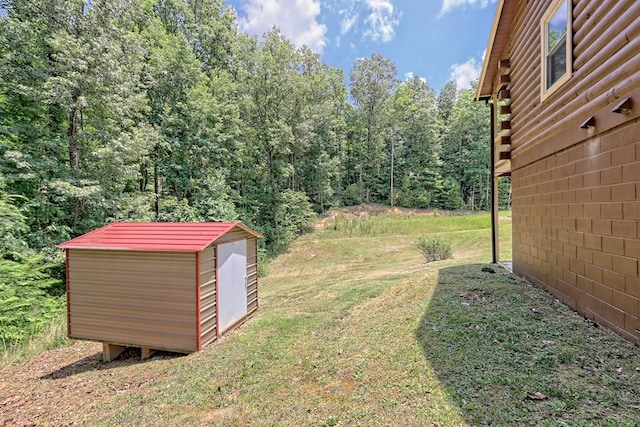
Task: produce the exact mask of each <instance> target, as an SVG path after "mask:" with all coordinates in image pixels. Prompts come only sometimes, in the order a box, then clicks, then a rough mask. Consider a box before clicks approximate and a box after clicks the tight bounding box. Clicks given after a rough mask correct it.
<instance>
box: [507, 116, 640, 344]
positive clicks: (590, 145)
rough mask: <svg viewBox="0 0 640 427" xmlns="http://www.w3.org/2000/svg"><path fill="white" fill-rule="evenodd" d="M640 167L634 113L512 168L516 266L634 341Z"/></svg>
mask: <svg viewBox="0 0 640 427" xmlns="http://www.w3.org/2000/svg"><path fill="white" fill-rule="evenodd" d="M625 171H627V173H626V174H625ZM639 171H640V121H638V120H635V121H633V122H632V123H630V124H628V125H625V126H621V127H620V128H618V129H616V130H614V131H612V132H608V133H606V134H603V135H599V136H597V137H594V138H592V139H590V140H588V141H586V142H584V143H581V144H578V145H576V146H573V147H571V148H570V149H567V150H564V151H562V152H559V153H556V154H554V155H552V156H550V157H548V158H544V159H540V160H538V161H537V162H534V163H531V164H529V165H527V166H525V167H523V168H519V169H518V170H515V171H514V172H513V175H512V183H513V259H514V271H515V272H516V273H517V274H519V275H521V276H524V277H526V278H527V279H529V280H531V281H533V282H535V283H539V284H541V285H543V286H545V287H546V288H547V289H549V290H550V291H551V292H552V293H553V294H554V295H556V296H557V297H558V298H559V299H560V300H561V301H563V302H565V303H566V304H567V305H569V306H570V307H572V308H574V309H575V310H577V311H579V312H580V313H582V314H584V315H585V316H586V317H588V318H590V319H593V320H596V321H598V322H599V323H601V324H604V325H606V326H608V327H610V328H611V329H613V330H615V331H616V332H618V333H619V334H621V335H623V336H625V337H626V338H628V339H630V340H632V341H634V342H636V343H640V333H639V332H638V330H637V329H638V327H640V325H639V323H638V319H639V317H640V265H639V264H638V263H639V261H638V258H639V257H640V234H639V233H640V229H639V226H638V221H639V220H640V202H639V201H638V198H639V197H640V172H639Z"/></svg>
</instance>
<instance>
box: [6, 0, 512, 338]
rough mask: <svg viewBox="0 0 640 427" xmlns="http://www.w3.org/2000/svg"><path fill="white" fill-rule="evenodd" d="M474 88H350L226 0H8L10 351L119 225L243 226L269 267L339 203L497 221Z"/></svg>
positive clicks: (373, 62) (383, 76)
mask: <svg viewBox="0 0 640 427" xmlns="http://www.w3.org/2000/svg"><path fill="white" fill-rule="evenodd" d="M474 93H475V91H474V90H473V88H472V89H461V90H458V88H457V87H456V85H455V83H453V82H451V83H448V84H447V85H446V86H445V87H443V88H442V89H441V90H440V91H439V92H436V91H434V90H433V89H432V88H430V87H429V85H428V84H427V83H426V80H425V79H422V78H420V77H413V78H409V79H404V80H403V79H401V78H400V77H399V76H398V75H397V70H396V67H395V65H394V64H393V62H392V61H390V60H389V59H388V58H385V57H383V56H381V55H379V54H376V53H372V54H371V56H370V57H367V58H361V59H358V60H356V62H355V63H354V64H353V67H352V69H351V71H350V73H349V74H348V75H345V73H344V72H343V70H341V69H339V68H336V67H332V66H331V65H329V64H326V63H323V62H322V61H321V59H320V57H319V55H318V54H316V53H314V52H312V51H311V50H309V49H308V48H306V47H302V48H298V47H296V46H294V45H293V44H292V43H291V42H290V41H289V40H287V39H286V37H284V36H283V35H282V34H281V33H280V31H279V30H278V29H277V28H273V29H272V30H271V31H269V32H267V33H265V34H264V35H262V36H261V37H252V36H248V35H247V34H244V33H241V32H240V31H239V30H238V23H237V17H236V12H235V11H234V9H233V8H231V7H228V6H226V5H225V4H224V1H222V0H90V1H87V0H0V229H1V230H2V236H3V238H2V240H1V241H0V339H1V340H2V343H3V345H4V348H7V347H8V346H10V345H12V344H13V343H16V342H20V341H21V340H24V339H25V338H26V337H28V336H29V335H30V334H32V333H34V332H37V331H38V330H39V329H40V328H41V327H42V326H43V325H45V324H46V323H47V322H49V321H50V320H51V319H52V318H54V317H55V316H58V315H59V313H61V312H63V311H64V304H63V299H62V298H63V295H64V291H65V290H64V260H63V254H62V253H61V251H60V250H58V249H56V248H55V245H56V244H58V243H61V242H63V241H66V240H68V239H70V238H72V237H74V236H77V235H80V234H82V233H85V232H88V231H90V230H92V229H94V228H97V227H99V226H102V225H104V224H107V223H110V222H114V221H236V220H238V221H242V222H244V223H245V224H247V225H249V226H250V227H253V228H255V229H256V230H258V231H260V232H262V233H263V234H264V236H265V239H263V247H262V248H261V249H262V254H261V256H262V257H263V258H265V259H266V258H268V257H271V256H274V255H275V254H278V253H280V252H281V251H283V250H284V249H286V247H287V245H289V244H290V243H291V242H292V241H293V240H294V239H295V237H296V236H297V235H299V234H300V233H303V232H305V231H307V230H308V229H309V228H310V227H311V225H312V224H313V221H314V220H315V218H316V215H317V214H318V213H322V212H325V211H327V210H328V209H329V208H331V207H334V206H341V205H354V204H360V203H382V204H388V205H395V206H403V207H409V208H426V209H440V210H458V209H464V210H483V209H487V208H488V207H489V200H490V193H489V190H490V172H489V158H490V155H489V153H490V142H489V126H490V124H489V109H488V107H487V106H485V105H484V104H483V103H480V102H475V101H474ZM506 184H507V185H506V186H505V187H501V189H500V193H501V202H502V203H504V204H508V199H509V195H508V183H506Z"/></svg>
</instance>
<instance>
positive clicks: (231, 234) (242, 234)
mask: <svg viewBox="0 0 640 427" xmlns="http://www.w3.org/2000/svg"><path fill="white" fill-rule="evenodd" d="M250 238H254V239H255V237H254V236H253V234H251V233H248V232H247V231H245V230H243V229H242V228H240V227H235V228H232V229H231V230H229V231H228V232H226V233H225V234H224V235H223V236H221V237H220V238H219V239H218V240H216V244H222V243H231V242H236V241H238V240H243V239H250Z"/></svg>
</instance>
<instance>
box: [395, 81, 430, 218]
mask: <svg viewBox="0 0 640 427" xmlns="http://www.w3.org/2000/svg"><path fill="white" fill-rule="evenodd" d="M390 105H391V106H390V114H389V124H388V125H387V129H388V140H389V143H390V144H394V146H395V150H394V151H395V154H396V156H395V157H396V159H395V163H396V166H395V168H394V169H395V179H394V181H395V182H398V183H400V184H401V189H400V191H399V192H398V202H399V203H400V204H401V205H403V206H407V207H415V208H429V207H432V206H433V203H434V200H435V195H436V192H437V191H438V190H439V188H440V186H441V181H442V179H441V176H440V159H439V154H440V135H439V125H438V123H439V122H438V113H437V109H436V96H435V92H434V91H433V90H432V89H431V88H430V87H429V85H427V83H426V82H425V81H424V80H422V79H420V78H411V79H408V80H407V81H405V82H403V83H402V84H401V85H400V86H399V87H398V90H397V91H396V92H395V94H394V95H393V97H392V98H391V103H390Z"/></svg>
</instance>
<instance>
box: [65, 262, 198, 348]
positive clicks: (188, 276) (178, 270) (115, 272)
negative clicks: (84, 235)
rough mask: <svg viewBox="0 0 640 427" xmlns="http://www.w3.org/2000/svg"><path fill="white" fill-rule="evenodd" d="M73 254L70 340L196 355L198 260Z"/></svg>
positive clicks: (70, 293)
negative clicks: (114, 343) (196, 269)
mask: <svg viewBox="0 0 640 427" xmlns="http://www.w3.org/2000/svg"><path fill="white" fill-rule="evenodd" d="M68 252H69V266H68V268H69V295H68V298H69V316H70V324H69V328H70V330H69V335H70V336H71V337H73V338H81V339H90V340H96V341H111V342H120V343H125V344H131V345H138V346H146V347H152V348H170V349H176V350H184V351H195V350H196V336H195V335H196V327H195V322H196V313H195V306H196V304H195V254H193V253H179V252H138V251H117V250H86V249H69V250H68Z"/></svg>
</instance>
